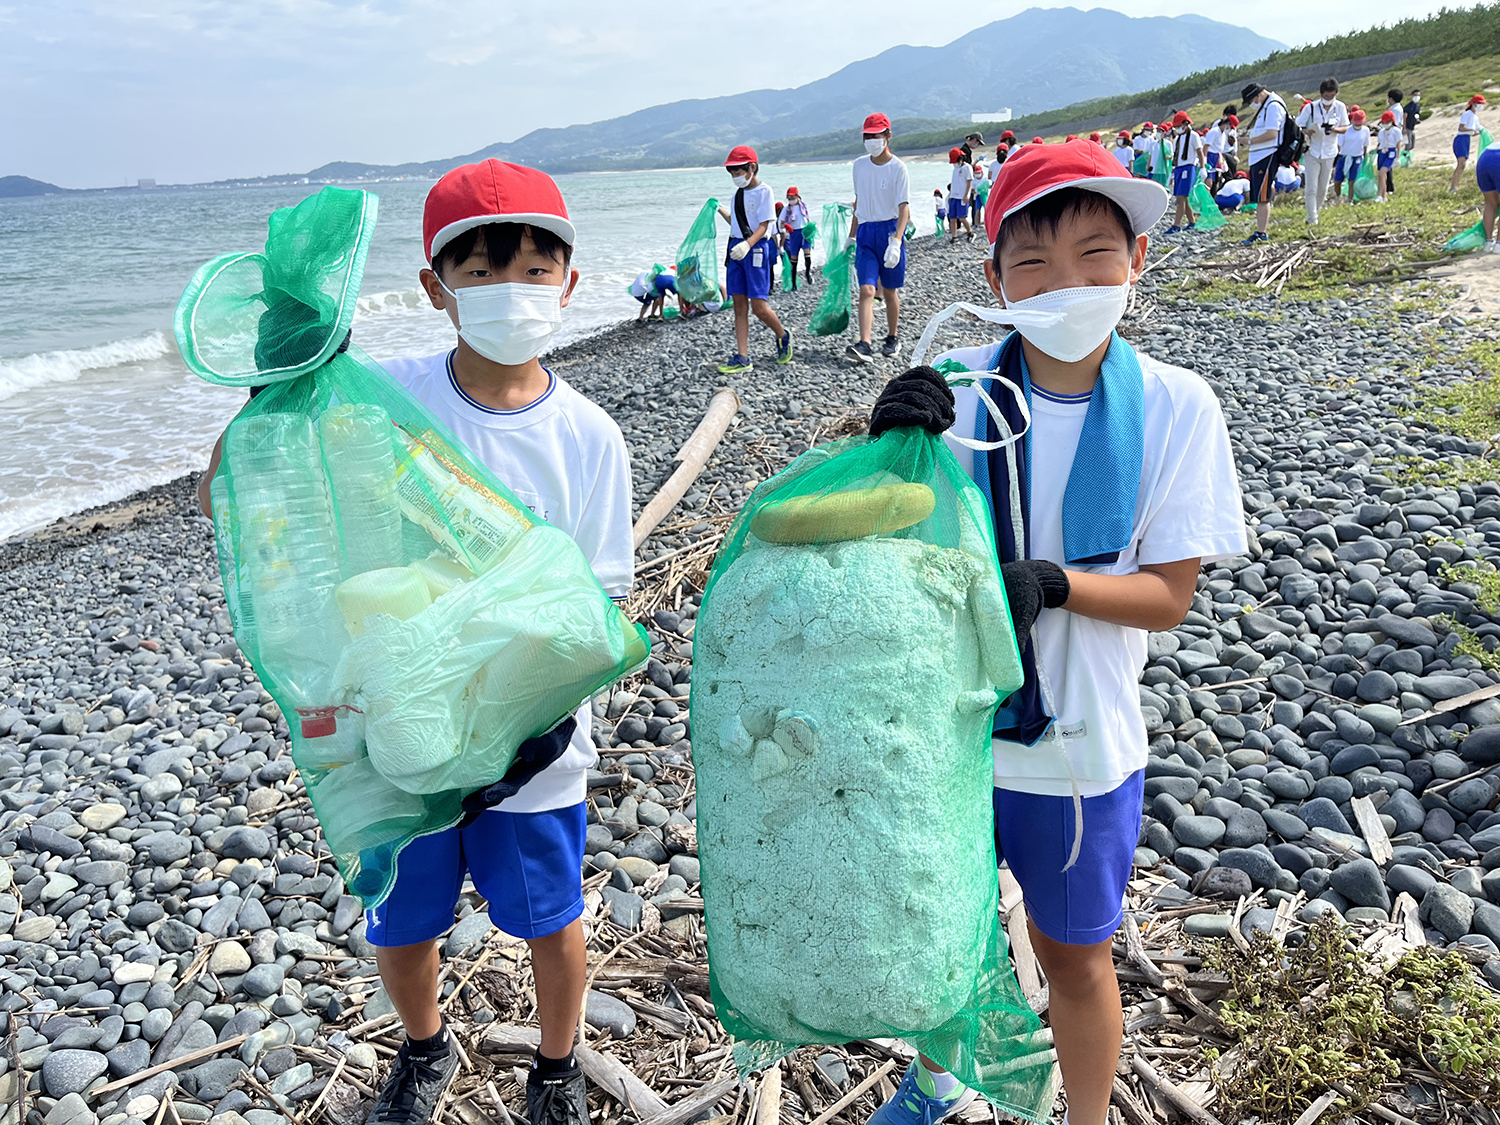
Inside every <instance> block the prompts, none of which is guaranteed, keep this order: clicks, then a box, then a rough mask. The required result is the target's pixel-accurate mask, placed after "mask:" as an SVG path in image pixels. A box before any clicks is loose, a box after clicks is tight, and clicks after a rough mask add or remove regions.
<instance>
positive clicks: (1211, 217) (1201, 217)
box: [1188, 180, 1227, 230]
mask: <svg viewBox="0 0 1500 1125" xmlns="http://www.w3.org/2000/svg"><path fill="white" fill-rule="evenodd" d="M1188 206H1189V207H1191V208H1192V209H1193V210H1194V211H1196V212H1198V229H1199V230H1218V229H1219V228H1220V227H1222V226H1223V225H1224V223H1225V222H1226V221H1227V220H1226V219H1225V218H1224V213H1223V212H1222V211H1220V210H1219V205H1218V204H1217V203H1215V202H1214V197H1213V194H1212V193H1211V192H1210V191H1209V190H1208V185H1207V184H1205V183H1204V182H1203V181H1202V180H1199V181H1198V182H1197V183H1196V184H1194V185H1193V190H1192V191H1191V192H1189V193H1188Z"/></svg>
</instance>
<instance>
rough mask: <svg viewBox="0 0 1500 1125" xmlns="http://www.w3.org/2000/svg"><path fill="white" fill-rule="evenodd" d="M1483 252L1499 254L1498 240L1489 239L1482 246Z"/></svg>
mask: <svg viewBox="0 0 1500 1125" xmlns="http://www.w3.org/2000/svg"><path fill="white" fill-rule="evenodd" d="M1484 252H1485V253H1486V254H1500V240H1497V239H1493V238H1492V239H1490V240H1489V241H1488V242H1486V243H1485V244H1484Z"/></svg>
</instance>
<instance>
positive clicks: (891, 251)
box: [884, 235, 901, 270]
mask: <svg viewBox="0 0 1500 1125" xmlns="http://www.w3.org/2000/svg"><path fill="white" fill-rule="evenodd" d="M884 261H885V268H886V269H888V270H893V269H895V268H896V267H897V266H899V265H900V264H901V238H900V236H899V235H898V236H897V237H895V238H893V239H891V240H890V241H889V242H887V243H886V244H885V258H884Z"/></svg>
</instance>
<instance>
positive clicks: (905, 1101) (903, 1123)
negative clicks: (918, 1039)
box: [869, 1059, 975, 1125]
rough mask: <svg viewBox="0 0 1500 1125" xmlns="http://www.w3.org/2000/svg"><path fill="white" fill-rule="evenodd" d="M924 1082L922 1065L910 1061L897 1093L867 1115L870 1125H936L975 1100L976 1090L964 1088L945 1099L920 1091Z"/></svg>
mask: <svg viewBox="0 0 1500 1125" xmlns="http://www.w3.org/2000/svg"><path fill="white" fill-rule="evenodd" d="M919 1072H920V1073H919ZM924 1079H925V1080H927V1081H928V1082H930V1081H931V1080H930V1079H928V1078H927V1075H926V1073H925V1072H923V1071H922V1065H921V1063H920V1062H919V1061H918V1060H916V1059H913V1060H912V1061H911V1065H909V1066H908V1067H907V1068H906V1074H905V1075H904V1076H903V1077H902V1079H901V1085H900V1086H898V1087H897V1088H896V1093H895V1094H894V1095H893V1096H892V1097H891V1099H890V1101H888V1102H886V1103H885V1104H884V1105H883V1106H881V1107H880V1108H879V1109H877V1110H876V1111H875V1112H874V1113H873V1114H871V1115H870V1121H869V1125H935V1123H936V1122H938V1121H941V1120H942V1119H943V1118H945V1117H947V1116H949V1115H950V1114H953V1113H957V1112H958V1111H959V1110H961V1109H963V1108H964V1107H965V1106H966V1105H968V1104H969V1103H970V1102H972V1101H973V1100H974V1098H975V1091H973V1090H971V1089H969V1088H968V1087H967V1086H959V1087H958V1089H956V1090H954V1091H953V1093H951V1094H949V1095H948V1096H947V1097H946V1098H939V1097H936V1096H934V1095H932V1094H928V1093H926V1092H924V1091H923V1089H922V1082H923V1080H924Z"/></svg>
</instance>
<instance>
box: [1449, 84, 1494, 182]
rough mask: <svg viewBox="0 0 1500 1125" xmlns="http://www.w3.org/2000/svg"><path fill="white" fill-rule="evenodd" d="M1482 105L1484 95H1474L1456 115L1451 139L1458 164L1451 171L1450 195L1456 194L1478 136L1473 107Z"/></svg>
mask: <svg viewBox="0 0 1500 1125" xmlns="http://www.w3.org/2000/svg"><path fill="white" fill-rule="evenodd" d="M1484 104H1485V101H1484V95H1483V94H1475V95H1474V96H1473V97H1472V98H1470V99H1469V104H1468V105H1466V106H1464V111H1463V112H1462V113H1460V114H1459V115H1458V134H1457V135H1456V136H1455V137H1454V138H1453V155H1454V156H1455V157H1456V158H1457V159H1458V164H1457V166H1456V167H1455V168H1454V169H1453V182H1452V183H1451V184H1449V185H1448V194H1450V195H1457V194H1458V184H1459V181H1460V180H1461V179H1463V174H1464V165H1466V164H1467V163H1468V162H1469V150H1470V149H1472V148H1473V147H1474V138H1475V137H1477V136H1479V114H1478V112H1476V110H1475V109H1474V107H1475V106H1477V105H1484Z"/></svg>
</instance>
